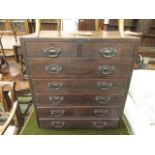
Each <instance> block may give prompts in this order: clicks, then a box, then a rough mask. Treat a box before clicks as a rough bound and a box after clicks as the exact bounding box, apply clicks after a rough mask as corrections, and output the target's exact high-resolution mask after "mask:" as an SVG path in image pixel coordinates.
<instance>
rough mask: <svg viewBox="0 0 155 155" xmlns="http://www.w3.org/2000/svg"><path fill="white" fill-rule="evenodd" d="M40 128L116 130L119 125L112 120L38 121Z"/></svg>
mask: <svg viewBox="0 0 155 155" xmlns="http://www.w3.org/2000/svg"><path fill="white" fill-rule="evenodd" d="M39 125H40V127H41V128H56V129H59V128H98V129H102V128H116V127H118V125H119V121H118V120H113V119H104V120H103V119H95V118H93V119H90V118H89V119H86V120H85V119H83V118H80V119H75V120H74V119H70V120H66V119H64V118H63V119H61V120H60V119H42V118H41V119H39Z"/></svg>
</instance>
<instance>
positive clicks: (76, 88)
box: [32, 79, 127, 94]
mask: <svg viewBox="0 0 155 155" xmlns="http://www.w3.org/2000/svg"><path fill="white" fill-rule="evenodd" d="M32 83H33V87H34V91H35V93H36V94H38V93H86V94H87V93H105V92H109V93H110V92H117V93H118V92H121V93H123V92H124V91H125V89H126V85H127V80H126V79H35V80H33V79H32Z"/></svg>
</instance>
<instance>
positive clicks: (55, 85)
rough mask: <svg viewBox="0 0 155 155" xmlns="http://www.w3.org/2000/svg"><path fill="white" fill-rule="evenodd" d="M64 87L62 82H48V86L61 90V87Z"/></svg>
mask: <svg viewBox="0 0 155 155" xmlns="http://www.w3.org/2000/svg"><path fill="white" fill-rule="evenodd" d="M62 87H63V83H62V82H50V83H48V88H51V89H55V90H59V89H60V88H62Z"/></svg>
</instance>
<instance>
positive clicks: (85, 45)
mask: <svg viewBox="0 0 155 155" xmlns="http://www.w3.org/2000/svg"><path fill="white" fill-rule="evenodd" d="M139 42H140V39H139V38H137V37H131V36H126V37H125V38H120V36H119V33H118V32H108V33H107V32H106V33H104V32H90V34H88V33H85V32H76V33H67V32H41V33H40V36H39V38H35V37H34V35H30V36H29V37H25V38H21V46H22V52H23V55H24V60H25V63H26V68H27V73H28V77H29V81H30V85H31V91H32V94H33V100H34V103H35V108H36V112H37V119H38V124H39V126H40V127H42V128H115V127H118V125H119V120H120V119H121V115H122V112H123V109H124V105H125V100H126V96H127V92H128V88H129V84H130V79H131V75H132V69H133V65H134V60H135V58H134V56H135V51H136V50H137V47H138V45H139ZM50 47H52V48H51V49H50V50H47V49H49V48H50ZM59 48H61V52H59V50H58V49H59ZM44 49H46V50H47V51H48V53H50V56H48V55H45V54H44Z"/></svg>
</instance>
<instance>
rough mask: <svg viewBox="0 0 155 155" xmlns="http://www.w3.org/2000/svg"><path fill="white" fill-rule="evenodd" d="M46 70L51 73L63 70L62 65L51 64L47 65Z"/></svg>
mask: <svg viewBox="0 0 155 155" xmlns="http://www.w3.org/2000/svg"><path fill="white" fill-rule="evenodd" d="M45 70H46V71H47V72H48V73H50V74H57V73H59V72H60V71H62V67H61V65H57V64H50V65H46V66H45Z"/></svg>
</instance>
